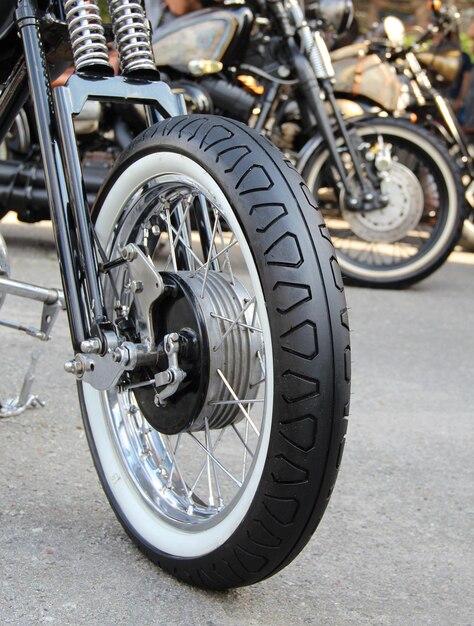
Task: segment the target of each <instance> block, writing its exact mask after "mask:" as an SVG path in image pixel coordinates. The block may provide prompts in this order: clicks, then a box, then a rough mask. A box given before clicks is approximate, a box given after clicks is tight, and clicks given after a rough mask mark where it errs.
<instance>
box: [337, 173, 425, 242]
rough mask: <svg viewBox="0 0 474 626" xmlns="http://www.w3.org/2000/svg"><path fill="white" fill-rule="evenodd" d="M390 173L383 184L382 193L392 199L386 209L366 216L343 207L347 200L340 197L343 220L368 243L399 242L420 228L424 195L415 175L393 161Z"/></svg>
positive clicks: (370, 212) (383, 180) (371, 212)
mask: <svg viewBox="0 0 474 626" xmlns="http://www.w3.org/2000/svg"><path fill="white" fill-rule="evenodd" d="M387 174H388V175H387V176H386V177H385V178H383V179H382V182H381V191H382V193H383V194H384V195H386V196H387V197H388V198H389V201H388V204H387V206H386V207H384V208H383V209H378V210H374V211H369V212H367V213H364V212H363V211H350V210H348V209H346V208H344V207H345V203H344V198H341V206H342V207H343V208H342V214H343V216H344V219H345V220H346V221H347V222H348V223H349V225H350V227H351V230H352V231H353V232H354V233H355V234H356V235H357V236H358V237H360V238H361V239H364V240H365V241H371V242H386V243H393V242H395V241H399V240H400V239H403V237H405V236H406V235H407V233H408V232H409V231H410V230H412V229H413V228H415V227H416V226H417V224H418V223H419V221H420V220H421V217H422V215H423V208H424V195H423V190H422V187H421V185H420V182H419V181H418V179H417V177H416V176H415V174H414V173H413V172H412V171H411V170H409V169H408V168H407V167H406V166H405V165H402V164H401V163H397V162H392V164H391V167H390V170H389V172H388V173H387ZM353 180H354V179H353Z"/></svg>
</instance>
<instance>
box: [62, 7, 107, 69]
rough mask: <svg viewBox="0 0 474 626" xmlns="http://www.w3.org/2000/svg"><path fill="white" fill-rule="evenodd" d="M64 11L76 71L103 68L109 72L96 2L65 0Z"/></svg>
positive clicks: (102, 28)
mask: <svg viewBox="0 0 474 626" xmlns="http://www.w3.org/2000/svg"><path fill="white" fill-rule="evenodd" d="M64 9H65V12H66V22H67V26H68V29H69V37H70V40H71V46H72V53H73V57H74V65H75V67H76V70H77V71H81V70H83V71H84V70H87V69H90V68H97V66H99V67H100V66H103V67H106V68H107V69H108V70H109V71H110V64H109V54H108V51H107V43H106V41H105V35H104V27H103V25H102V18H101V15H100V10H99V6H98V2H97V0H66V1H65V3H64Z"/></svg>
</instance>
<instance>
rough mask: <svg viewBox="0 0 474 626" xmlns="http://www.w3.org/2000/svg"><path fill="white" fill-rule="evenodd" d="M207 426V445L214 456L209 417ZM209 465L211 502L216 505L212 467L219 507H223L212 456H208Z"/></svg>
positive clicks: (206, 421)
mask: <svg viewBox="0 0 474 626" xmlns="http://www.w3.org/2000/svg"><path fill="white" fill-rule="evenodd" d="M205 426H206V446H207V447H208V448H209V450H210V451H211V453H212V456H214V448H213V445H212V438H211V431H210V430H209V421H208V419H207V417H206V419H205ZM207 465H208V482H209V503H210V504H211V506H215V502H214V498H213V496H212V478H211V474H210V469H211V467H212V477H213V478H214V484H215V486H216V492H217V502H218V507H219V508H222V506H223V500H222V495H221V488H220V484H219V477H218V475H217V472H216V466H215V463H214V462H212V464H211V456H208V457H207ZM211 498H212V499H211Z"/></svg>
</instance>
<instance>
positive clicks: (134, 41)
mask: <svg viewBox="0 0 474 626" xmlns="http://www.w3.org/2000/svg"><path fill="white" fill-rule="evenodd" d="M108 5H109V12H110V20H111V22H112V27H113V30H114V35H115V41H116V43H117V49H118V53H119V58H120V68H121V70H122V72H123V73H124V74H130V73H132V72H137V71H138V72H143V71H145V72H147V71H150V70H152V71H153V72H155V71H156V65H155V61H154V59H153V51H152V47H151V37H150V28H149V25H148V20H147V19H146V15H145V11H144V9H143V6H142V4H141V1H140V0H108Z"/></svg>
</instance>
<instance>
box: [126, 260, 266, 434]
mask: <svg viewBox="0 0 474 626" xmlns="http://www.w3.org/2000/svg"><path fill="white" fill-rule="evenodd" d="M163 279H164V281H165V284H166V285H167V287H168V289H167V290H166V294H167V295H165V296H163V298H162V299H161V300H160V301H159V302H158V303H157V304H156V305H155V309H154V311H153V316H154V319H155V320H156V322H155V338H156V341H157V344H158V345H159V344H160V342H162V341H163V338H164V337H165V336H166V335H167V334H169V333H178V334H179V335H180V337H181V338H184V341H182V349H180V352H179V357H178V358H179V366H180V367H181V368H182V369H183V370H184V371H185V372H186V377H185V378H184V380H183V382H182V383H181V384H180V385H179V387H178V389H177V391H176V392H175V393H174V395H172V396H171V397H169V398H167V400H166V404H165V405H164V406H157V405H156V404H155V395H156V392H157V390H156V388H155V387H151V386H150V387H140V388H137V389H136V390H135V397H136V399H137V403H138V405H139V407H140V409H141V411H142V412H143V415H144V416H145V418H146V420H147V421H148V422H149V424H150V425H151V426H152V427H153V428H155V429H156V430H158V431H160V432H162V433H165V434H177V433H180V432H190V431H198V430H204V429H206V428H223V427H224V426H228V425H229V424H231V423H233V422H236V421H238V420H239V419H242V417H243V415H244V414H243V411H242V403H240V404H239V402H237V400H240V399H245V400H248V399H252V398H255V396H256V392H257V386H256V383H257V382H258V380H259V378H261V371H259V366H258V363H259V361H258V354H259V351H260V352H261V351H262V346H263V343H262V338H261V334H260V332H258V331H257V330H256V328H255V320H254V319H253V317H255V314H254V310H255V304H254V303H253V301H252V299H251V298H250V296H249V294H248V292H247V290H246V289H245V287H244V286H243V285H242V283H240V282H239V281H238V280H237V279H236V278H235V277H234V278H233V281H232V284H231V282H230V280H229V277H228V276H225V275H223V274H222V273H217V272H213V271H209V272H208V273H207V275H205V274H204V273H196V272H180V273H179V274H163ZM158 320H159V323H158ZM166 367H167V363H166V360H165V359H164V358H163V359H161V358H160V360H159V363H158V368H157V371H160V370H164V369H166ZM150 374H151V376H154V374H156V372H150V370H147V371H143V370H142V371H141V372H140V373H139V374H138V376H139V377H140V378H139V379H138V380H137V382H139V381H140V379H143V378H148V379H149V378H150ZM134 382H135V381H134ZM223 398H225V400H222V399H223ZM217 399H219V402H218V403H217ZM244 408H245V407H244Z"/></svg>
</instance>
